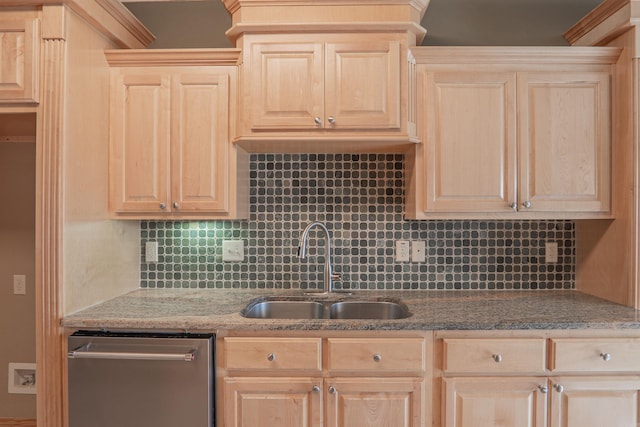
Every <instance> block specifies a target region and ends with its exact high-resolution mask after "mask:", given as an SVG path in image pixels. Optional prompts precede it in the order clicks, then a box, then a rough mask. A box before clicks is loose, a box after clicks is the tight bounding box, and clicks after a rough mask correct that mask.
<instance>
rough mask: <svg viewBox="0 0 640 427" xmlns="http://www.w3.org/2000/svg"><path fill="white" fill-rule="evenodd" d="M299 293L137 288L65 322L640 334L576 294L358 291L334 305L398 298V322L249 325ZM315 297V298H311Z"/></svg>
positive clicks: (625, 316) (639, 320) (616, 310)
mask: <svg viewBox="0 0 640 427" xmlns="http://www.w3.org/2000/svg"><path fill="white" fill-rule="evenodd" d="M301 294H302V293H301V291H299V290H282V289H268V290H250V289H138V290H135V291H132V292H130V293H128V294H125V295H122V296H119V297H117V298H114V299H112V300H109V301H106V302H104V303H101V304H98V305H95V306H92V307H90V308H87V309H85V310H82V311H79V312H77V313H74V314H71V315H68V316H66V317H65V318H64V319H63V320H62V326H64V327H69V328H85V329H109V330H116V329H117V330H124V329H130V330H147V329H156V330H185V331H215V330H231V329H234V330H292V331H293V330H499V329H502V330H509V329H514V330H517V329H640V312H638V311H636V310H634V309H632V308H629V307H625V306H622V305H619V304H615V303H611V302H608V301H605V300H602V299H599V298H595V297H593V296H589V295H586V294H583V293H580V292H578V291H556V290H552V291H414V290H410V291H383V292H377V291H359V292H355V293H354V294H353V295H351V296H345V295H340V294H334V295H332V296H331V298H336V299H358V298H360V299H362V298H391V299H400V300H402V302H404V303H405V304H406V305H407V306H408V308H409V310H410V312H411V313H412V314H411V316H410V317H409V318H406V319H398V320H330V319H318V320H297V319H296V320H289V319H273V320H265V319H248V318H245V317H242V316H241V315H240V311H241V310H242V309H243V308H244V307H245V306H246V305H247V304H248V303H249V302H251V301H252V300H254V299H256V298H267V297H273V296H277V297H292V296H301ZM306 297H308V298H313V296H308V295H307V296H306Z"/></svg>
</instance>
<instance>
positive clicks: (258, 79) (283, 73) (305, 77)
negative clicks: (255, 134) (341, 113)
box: [246, 43, 324, 130]
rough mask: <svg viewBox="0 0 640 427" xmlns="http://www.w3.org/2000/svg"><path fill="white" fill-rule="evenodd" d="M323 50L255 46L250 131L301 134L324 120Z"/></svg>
mask: <svg viewBox="0 0 640 427" xmlns="http://www.w3.org/2000/svg"><path fill="white" fill-rule="evenodd" d="M323 67H324V48H323V45H322V44H319V43H308V44H284V43H264V44H262V43H256V44H254V45H252V50H251V70H250V74H251V86H250V89H248V90H249V91H250V93H249V94H248V95H250V96H251V101H250V102H249V103H248V104H246V105H247V107H248V108H249V109H250V111H251V114H250V115H249V117H251V128H252V129H255V130H260V129H263V130H268V129H276V130H304V129H315V128H317V127H318V123H316V117H317V118H318V119H320V120H322V118H323V117H324V102H323V100H324V93H323V91H324V82H323V79H324V68H323Z"/></svg>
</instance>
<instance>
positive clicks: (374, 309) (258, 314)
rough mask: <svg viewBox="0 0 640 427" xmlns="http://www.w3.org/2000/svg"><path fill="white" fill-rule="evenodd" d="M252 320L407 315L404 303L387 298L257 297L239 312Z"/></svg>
mask: <svg viewBox="0 0 640 427" xmlns="http://www.w3.org/2000/svg"><path fill="white" fill-rule="evenodd" d="M241 314H242V316H244V317H248V318H253V319H309V320H313V319H336V320H339V319H341V320H345V319H377V320H392V319H405V318H407V317H409V316H411V313H410V312H409V309H408V308H407V306H406V305H405V304H404V303H402V302H401V301H398V300H390V299H382V298H381V299H354V300H350V299H347V300H326V299H302V298H301V299H298V298H276V297H273V298H260V299H257V300H254V301H252V302H251V303H249V304H248V305H247V306H246V307H245V308H244V309H243V310H242V312H241Z"/></svg>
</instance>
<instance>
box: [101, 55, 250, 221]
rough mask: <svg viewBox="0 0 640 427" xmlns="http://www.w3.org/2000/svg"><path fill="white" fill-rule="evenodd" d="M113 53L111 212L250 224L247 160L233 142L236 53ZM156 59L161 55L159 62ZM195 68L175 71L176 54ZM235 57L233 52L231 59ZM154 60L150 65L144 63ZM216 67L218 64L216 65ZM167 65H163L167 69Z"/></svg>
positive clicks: (137, 216) (140, 216)
mask: <svg viewBox="0 0 640 427" xmlns="http://www.w3.org/2000/svg"><path fill="white" fill-rule="evenodd" d="M162 54H163V52H161V51H155V52H138V53H136V52H127V53H122V52H120V51H108V52H107V56H108V58H110V62H111V65H112V69H111V72H112V78H111V136H110V141H111V142H110V144H111V146H110V198H111V200H110V209H111V211H112V213H113V214H114V215H115V216H116V217H120V218H147V219H149V218H166V217H170V218H174V219H175V218H202V219H216V218H224V219H228V218H243V217H246V215H247V208H246V205H247V203H248V198H246V197H244V196H245V195H246V190H245V189H244V187H245V186H239V185H237V184H238V181H239V180H240V181H241V180H242V176H243V175H242V173H243V172H246V167H245V164H246V155H245V154H244V152H243V151H242V150H241V149H237V148H236V147H234V146H233V144H232V143H231V134H230V124H231V120H232V116H233V115H234V113H235V111H234V110H233V109H232V108H231V105H232V100H233V99H234V98H233V97H234V94H235V85H236V67H235V65H213V64H217V63H218V62H222V63H223V64H226V63H227V62H228V61H231V63H233V58H234V57H237V53H235V51H234V52H232V54H231V58H228V59H227V61H225V60H224V59H220V58H219V57H220V56H222V58H224V57H225V56H224V53H223V52H217V53H216V52H212V53H211V55H210V56H208V55H206V52H203V51H200V52H198V53H197V54H196V57H195V58H189V57H188V54H189V52H186V53H185V52H179V53H178V52H168V53H165V55H166V58H165V57H163V58H162V59H160V60H159V59H158V58H157V55H162ZM153 55H156V56H154V57H152V56H153ZM175 55H178V56H179V58H178V60H179V61H180V62H181V63H190V64H193V65H191V66H169V65H167V64H170V63H172V61H173V59H172V58H174V56H175ZM227 56H229V53H227ZM145 60H147V61H148V62H145ZM210 62H211V64H210ZM162 64H164V65H162ZM245 199H247V200H245Z"/></svg>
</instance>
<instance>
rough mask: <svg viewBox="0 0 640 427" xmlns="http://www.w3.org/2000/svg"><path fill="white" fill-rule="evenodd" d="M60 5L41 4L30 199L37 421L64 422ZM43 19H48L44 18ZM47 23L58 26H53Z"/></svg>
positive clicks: (58, 426)
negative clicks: (34, 182) (33, 228)
mask: <svg viewBox="0 0 640 427" xmlns="http://www.w3.org/2000/svg"><path fill="white" fill-rule="evenodd" d="M64 15H65V8H64V6H51V7H45V8H43V19H44V20H45V25H44V28H45V29H46V31H43V40H42V75H41V76H42V86H41V90H42V92H41V96H40V100H41V102H40V109H39V113H38V125H37V126H38V138H37V140H38V144H37V145H36V146H37V176H36V179H37V188H38V192H37V193H38V194H37V200H36V236H37V239H38V240H37V242H36V313H37V314H36V324H37V325H36V331H37V333H36V363H37V369H38V382H37V399H38V405H37V406H38V410H37V422H38V426H39V427H63V426H64V425H65V415H64V414H65V411H64V408H65V404H66V399H65V395H66V392H65V386H64V384H65V381H64V377H65V369H64V360H65V355H64V348H65V346H64V335H63V329H62V328H61V327H60V320H61V318H62V314H63V293H62V243H63V241H62V230H63V186H62V181H63V141H64V122H63V108H64V78H65V63H66V60H65V59H66V41H65V40H64V38H63V35H64V32H65V28H64ZM47 21H48V22H47ZM51 23H57V24H59V25H60V27H58V28H57V30H56V29H55V28H53V27H54V26H52V25H50V24H51Z"/></svg>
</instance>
